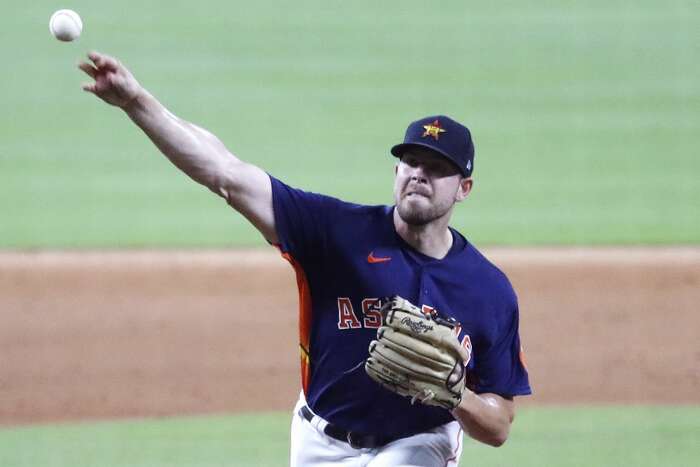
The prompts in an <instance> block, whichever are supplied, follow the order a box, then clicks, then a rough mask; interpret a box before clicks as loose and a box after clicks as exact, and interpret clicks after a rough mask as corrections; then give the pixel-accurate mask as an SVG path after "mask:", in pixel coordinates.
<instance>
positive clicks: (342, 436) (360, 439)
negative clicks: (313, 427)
mask: <svg viewBox="0 0 700 467" xmlns="http://www.w3.org/2000/svg"><path fill="white" fill-rule="evenodd" d="M299 416H300V417H301V418H303V419H305V420H306V421H308V422H311V420H313V418H314V414H313V412H311V409H309V407H307V406H306V405H305V406H303V407H302V408H301V409H299ZM323 432H324V433H325V434H327V435H328V436H330V437H331V438H334V439H337V440H340V441H344V442H346V443H348V444H349V445H350V446H352V447H353V448H355V449H367V448H370V449H371V448H379V447H382V446H384V445H386V444H389V443H391V442H392V441H396V440H397V439H399V437H398V436H382V435H370V434H366V433H358V432H356V431H347V430H343V429H342V428H340V427H338V426H336V425H333V424H331V423H329V424H327V425H326V427H325V428H324V429H323Z"/></svg>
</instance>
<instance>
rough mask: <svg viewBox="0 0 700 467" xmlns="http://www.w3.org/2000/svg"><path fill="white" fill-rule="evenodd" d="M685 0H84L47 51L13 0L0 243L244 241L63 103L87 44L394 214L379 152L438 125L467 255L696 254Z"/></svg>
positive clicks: (141, 150) (246, 150)
mask: <svg viewBox="0 0 700 467" xmlns="http://www.w3.org/2000/svg"><path fill="white" fill-rule="evenodd" d="M693 6H694V5H693V3H692V2H690V1H674V2H671V3H670V4H668V3H666V4H660V3H658V2H653V1H651V0H646V1H642V2H637V3H635V4H634V5H631V4H629V2H604V1H602V0H596V1H592V2H586V3H585V4H581V2H573V1H565V2H544V3H542V2H527V1H526V2H515V1H509V2H499V3H498V4H497V5H491V4H490V3H488V2H477V3H474V2H469V3H465V2H460V1H456V0H455V1H445V2H440V5H437V6H436V7H435V8H428V7H426V5H425V3H424V2H417V1H403V2H398V1H389V2H381V4H377V3H376V2H369V1H367V0H363V1H359V2H352V3H351V4H350V3H349V4H329V3H328V2H321V1H319V0H305V1H301V2H297V3H296V4H295V6H294V8H289V7H284V8H283V7H281V6H280V5H279V4H278V3H274V2H256V3H255V4H244V5H241V4H237V3H231V2H224V1H221V0H219V1H212V0H204V1H203V2H201V3H200V4H198V6H197V7H196V8H194V7H192V6H191V5H190V4H188V3H183V2H165V1H164V0H160V1H153V2H148V3H147V4H143V2H140V3H136V2H121V3H119V4H102V3H100V4H95V3H94V2H88V1H87V0H81V1H76V2H74V4H72V5H71V8H74V9H75V10H77V11H79V12H80V13H81V15H82V17H83V20H84V23H85V30H84V33H83V36H82V37H81V38H80V40H79V41H78V42H76V43H71V44H61V43H58V42H57V41H55V40H53V39H52V38H51V37H50V35H49V33H48V30H47V27H46V22H47V21H48V17H49V15H50V13H51V11H53V9H55V5H53V4H51V3H50V2H48V1H46V0H40V1H38V2H35V3H33V4H32V6H30V7H26V6H22V7H20V6H19V4H18V6H17V8H16V9H15V10H13V13H14V14H13V17H14V21H13V22H12V24H8V25H7V28H6V30H5V32H6V34H8V37H12V38H13V41H4V42H0V52H2V55H3V57H4V60H5V63H6V64H7V67H8V69H11V70H14V72H13V73H5V74H3V75H2V76H0V86H1V87H2V89H4V90H5V92H4V93H3V96H2V100H3V101H2V104H3V108H5V109H9V110H8V111H6V112H3V113H1V114H0V212H2V213H3V214H4V215H3V220H2V222H0V247H5V248H8V247H9V248H16V247H20V248H21V247H73V248H80V247H92V248H95V247H120V246H126V247H129V246H168V247H178V246H246V245H260V244H261V238H260V236H259V234H258V233H257V232H255V231H254V229H252V228H251V227H249V226H248V225H247V224H246V223H245V222H244V221H242V220H241V219H240V217H239V216H237V215H235V214H233V213H231V212H230V209H229V208H228V207H227V206H226V205H225V204H224V203H223V202H222V201H221V200H219V199H217V198H216V197H215V195H213V194H211V193H209V192H208V191H207V190H206V189H203V188H201V187H197V186H195V185H194V184H193V183H192V182H190V181H188V180H187V179H186V178H185V177H183V176H181V175H179V174H177V171H176V169H174V168H172V167H171V166H170V165H169V162H167V161H166V160H164V158H163V157H162V156H161V155H159V154H158V152H157V150H156V149H155V148H154V147H153V146H152V145H151V143H150V142H148V141H147V139H146V138H145V137H144V136H143V135H142V134H141V133H140V131H139V130H138V129H136V128H134V127H133V125H132V124H131V123H130V122H129V121H128V119H127V118H126V117H125V116H124V115H121V114H120V112H119V111H117V110H116V109H109V108H107V107H106V106H105V105H102V104H101V103H99V102H96V101H95V100H94V99H93V98H91V96H88V95H83V94H82V93H81V91H80V89H79V87H80V82H81V81H83V77H82V76H81V74H80V72H79V71H78V70H77V69H76V68H75V67H74V63H75V62H76V61H77V59H78V58H79V57H80V56H81V55H83V54H84V52H85V51H87V50H89V49H90V48H96V49H99V50H103V51H105V52H109V53H113V54H115V55H117V56H119V57H120V58H121V59H122V60H123V61H124V62H125V63H126V64H127V65H129V66H130V67H131V68H132V69H133V70H134V72H135V73H136V75H137V77H138V78H139V79H140V80H141V82H142V83H143V84H144V85H146V86H147V87H148V88H149V89H150V90H151V91H153V92H154V93H155V94H156V95H157V96H158V97H160V98H161V100H162V101H163V102H164V103H165V104H166V105H167V106H169V107H170V108H171V110H173V111H174V112H175V113H177V114H178V115H181V116H182V117H184V118H186V119H189V120H192V121H194V122H197V123H200V124H201V125H203V126H205V127H207V128H209V129H211V130H212V131H214V133H216V134H217V135H219V136H220V137H221V138H222V139H223V140H224V142H225V143H226V144H227V145H228V146H229V147H230V148H231V150H233V151H234V152H235V153H236V154H237V155H239V156H240V157H241V158H243V159H246V160H249V161H251V162H254V163H256V164H258V165H260V166H261V167H263V168H264V169H265V170H267V171H269V172H270V173H272V174H274V175H276V176H278V177H280V178H282V179H283V180H285V181H287V182H289V183H291V184H293V185H296V186H300V187H303V188H307V189H309V190H313V191H319V192H325V193H328V194H331V195H335V196H339V197H342V198H345V199H348V200H352V201H358V202H365V203H391V202H392V196H391V184H392V172H393V169H392V165H393V163H394V159H393V158H392V157H390V156H389V155H388V148H389V147H390V146H391V145H392V144H394V143H395V142H397V141H398V140H400V139H401V138H402V136H403V130H404V128H405V126H406V124H407V123H408V121H409V120H411V119H413V118H417V117H419V116H423V115H426V114H432V113H438V112H440V113H447V114H450V115H452V116H453V117H455V118H457V119H460V120H463V121H465V122H466V123H467V124H468V125H469V126H470V127H471V128H472V130H473V132H474V135H475V139H476V149H477V156H476V171H475V177H476V185H475V190H474V192H473V194H472V196H471V197H470V199H468V200H467V201H466V203H465V205H464V206H460V207H459V208H458V209H457V210H456V213H455V218H454V223H453V224H454V225H455V227H457V228H459V229H461V230H463V231H465V233H466V234H467V236H468V237H469V238H470V239H472V240H473V241H474V242H476V243H477V244H586V243H591V244H622V245H624V244H635V243H650V244H659V243H698V242H699V241H700V216H698V215H697V213H698V212H700V184H698V183H697V182H696V180H695V174H697V173H698V172H699V171H700V159H698V158H697V157H696V154H697V147H698V146H700V131H699V130H700V84H698V83H700V64H699V63H698V61H697V60H696V59H695V55H696V53H695V50H694V48H693V44H695V43H697V32H696V31H697V24H698V22H699V20H700V16H699V15H700V12H698V10H697V8H693ZM136 10H137V11H138V14H134V12H135V11H136ZM212 12H215V14H212ZM18 43H19V44H22V47H17V46H16V44H18Z"/></svg>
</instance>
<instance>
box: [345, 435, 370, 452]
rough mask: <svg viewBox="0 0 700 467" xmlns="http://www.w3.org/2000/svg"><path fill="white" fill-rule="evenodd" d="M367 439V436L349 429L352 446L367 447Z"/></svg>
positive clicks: (349, 440)
mask: <svg viewBox="0 0 700 467" xmlns="http://www.w3.org/2000/svg"><path fill="white" fill-rule="evenodd" d="M365 440H366V437H364V436H361V437H357V435H356V434H355V433H353V432H352V431H348V444H349V445H350V447H351V448H353V449H364V448H365V447H367V445H366V443H365V442H364V441H365Z"/></svg>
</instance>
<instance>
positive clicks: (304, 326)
mask: <svg viewBox="0 0 700 467" xmlns="http://www.w3.org/2000/svg"><path fill="white" fill-rule="evenodd" d="M277 248H278V249H279V247H277ZM280 254H281V255H282V257H283V258H284V259H286V260H287V261H289V264H291V265H292V267H293V268H294V272H295V274H296V278H297V288H298V289H299V346H300V362H301V387H302V389H303V391H304V394H305V395H306V394H307V389H308V387H309V383H310V382H311V362H310V358H309V351H310V348H309V345H310V343H311V342H310V341H311V288H310V287H309V281H308V279H307V278H306V273H305V272H304V269H303V268H302V267H301V264H299V262H298V261H297V260H296V259H294V257H293V256H292V255H291V254H289V253H282V250H280Z"/></svg>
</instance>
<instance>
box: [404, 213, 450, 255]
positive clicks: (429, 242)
mask: <svg viewBox="0 0 700 467" xmlns="http://www.w3.org/2000/svg"><path fill="white" fill-rule="evenodd" d="M449 219H450V216H449V215H447V216H444V217H443V218H440V219H436V220H435V221H433V222H430V223H428V224H424V225H412V224H407V223H406V222H405V221H404V220H403V219H401V216H399V212H398V210H397V209H396V208H394V228H395V229H396V233H398V234H399V236H400V237H401V238H402V239H403V240H404V241H405V242H406V243H408V244H409V245H411V246H412V247H413V248H414V249H416V250H417V251H419V252H421V253H422V254H424V255H426V256H430V257H431V258H436V259H442V258H444V257H445V256H447V253H448V252H449V251H450V248H451V247H452V242H453V238H452V233H451V232H450V229H449V228H448V223H449Z"/></svg>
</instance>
